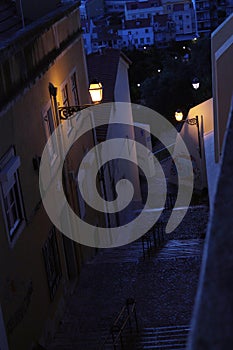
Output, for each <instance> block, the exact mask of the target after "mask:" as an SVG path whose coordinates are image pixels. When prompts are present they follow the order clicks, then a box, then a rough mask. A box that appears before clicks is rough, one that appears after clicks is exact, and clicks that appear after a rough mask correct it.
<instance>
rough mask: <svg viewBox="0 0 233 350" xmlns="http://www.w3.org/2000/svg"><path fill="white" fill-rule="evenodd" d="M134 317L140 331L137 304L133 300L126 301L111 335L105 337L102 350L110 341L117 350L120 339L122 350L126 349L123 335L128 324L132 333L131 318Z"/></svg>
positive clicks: (111, 329) (115, 321)
mask: <svg viewBox="0 0 233 350" xmlns="http://www.w3.org/2000/svg"><path fill="white" fill-rule="evenodd" d="M132 315H134V321H135V324H136V330H137V332H138V331H139V328H138V321H137V314H136V302H135V300H134V299H133V298H128V299H126V303H125V305H124V306H123V307H122V308H121V310H120V312H119V313H118V315H117V317H116V318H115V319H114V321H113V323H112V326H111V327H110V330H109V334H108V335H107V336H106V337H105V339H104V342H103V343H102V344H101V346H100V350H103V349H104V348H105V345H106V343H107V341H108V340H109V339H110V336H111V341H112V345H113V349H114V350H116V349H117V345H118V341H119V339H120V346H121V349H123V348H124V344H123V339H122V333H123V331H124V329H125V327H126V325H127V324H129V327H130V331H131V332H132V319H131V316H132Z"/></svg>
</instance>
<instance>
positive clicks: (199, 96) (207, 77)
mask: <svg viewBox="0 0 233 350" xmlns="http://www.w3.org/2000/svg"><path fill="white" fill-rule="evenodd" d="M126 54H127V56H128V57H129V58H130V59H131V60H132V65H131V67H130V72H129V80H130V87H131V99H132V102H136V103H139V102H141V103H144V104H145V105H146V106H148V107H150V108H152V109H155V110H156V111H158V112H159V113H161V114H162V115H164V116H166V117H168V118H169V117H171V116H173V115H174V113H175V111H176V110H177V109H178V108H180V109H182V111H183V112H184V113H187V112H188V110H189V108H190V107H191V106H193V105H196V104H198V103H201V102H203V101H205V100H206V99H208V98H210V97H211V96H212V87H211V80H212V79H211V55H210V40H209V39H206V38H205V39H198V41H197V42H188V43H185V44H184V43H182V44H177V43H175V44H174V45H173V46H171V47H169V48H167V49H160V50H158V49H156V48H152V49H147V50H144V51H139V50H133V51H127V52H126ZM158 70H160V72H159V71H158ZM194 77H198V78H199V80H200V87H199V89H198V90H194V88H193V87H192V80H193V78H194ZM138 83H140V88H139V87H138V86H137V84H138Z"/></svg>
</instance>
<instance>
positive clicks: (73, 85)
mask: <svg viewBox="0 0 233 350" xmlns="http://www.w3.org/2000/svg"><path fill="white" fill-rule="evenodd" d="M70 80H71V91H72V95H73V101H74V104H75V105H79V98H78V89H77V79H76V72H74V73H73V74H72V75H71V77H70Z"/></svg>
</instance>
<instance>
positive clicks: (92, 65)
mask: <svg viewBox="0 0 233 350" xmlns="http://www.w3.org/2000/svg"><path fill="white" fill-rule="evenodd" d="M121 57H122V58H123V59H124V60H126V62H128V63H131V62H130V60H129V59H128V58H127V57H126V56H125V55H124V54H123V53H122V52H121V51H120V50H118V49H110V48H109V49H104V50H103V51H102V52H100V53H92V54H90V55H88V56H87V66H88V75H89V80H90V81H91V80H93V79H97V80H98V81H101V83H102V84H103V88H104V94H103V96H104V98H103V102H114V89H115V82H116V76H117V70H118V64H119V60H120V58H121Z"/></svg>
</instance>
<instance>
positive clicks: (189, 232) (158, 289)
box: [47, 205, 208, 350]
mask: <svg viewBox="0 0 233 350" xmlns="http://www.w3.org/2000/svg"><path fill="white" fill-rule="evenodd" d="M207 220H208V207H207V206H205V205H204V206H197V207H192V208H190V209H189V211H188V213H187V215H186V217H185V219H184V221H183V223H182V224H181V225H180V227H179V228H177V230H176V231H175V232H174V233H173V234H169V235H167V237H166V238H167V239H166V240H165V243H164V246H163V247H162V248H160V249H159V250H156V251H154V252H153V253H152V254H151V257H150V258H149V256H147V255H146V258H145V259H143V254H142V243H141V241H140V240H138V241H137V242H133V243H131V244H128V245H127V246H123V247H119V248H114V249H106V250H100V251H99V252H98V254H97V255H96V256H95V258H94V259H92V260H91V261H90V262H89V263H87V264H85V266H84V267H83V269H82V271H81V275H80V280H79V284H78V285H77V287H76V290H75V292H74V294H73V295H72V297H71V298H70V299H69V301H68V305H67V310H66V314H65V316H64V318H63V320H62V322H61V325H60V327H59V329H58V330H57V333H56V335H55V337H54V340H53V342H52V343H51V344H50V345H49V346H48V347H47V348H48V350H55V349H56V350H59V349H63V350H68V349H72V350H73V349H74V350H84V349H87V350H89V349H98V345H97V344H98V342H99V341H100V340H101V337H102V336H105V335H106V334H107V332H108V330H109V327H110V325H111V323H112V320H113V319H114V317H115V316H116V315H117V314H118V312H119V311H120V309H121V307H122V306H123V305H124V303H125V300H126V299H127V298H129V297H130V298H135V300H136V310H137V318H138V323H139V328H140V331H141V333H142V330H144V331H143V332H144V333H145V332H147V333H148V332H149V333H148V334H150V335H151V334H152V333H153V332H154V331H153V329H154V330H155V329H162V330H163V329H164V328H163V327H165V328H166V329H168V330H169V332H170V329H171V330H172V331H173V329H174V327H175V334H177V332H180V329H181V328H182V327H185V329H186V332H187V329H188V326H189V324H190V320H191V315H192V309H193V305H194V299H195V294H196V288H197V283H198V276H199V270H200V264H201V256H202V248H203V244H204V236H205V231H206V224H207ZM161 327H162V328H161ZM169 327H170V328H169ZM177 327H178V328H177ZM179 327H180V328H179ZM148 329H149V331H148ZM151 329H152V331H151ZM151 332H152V333H151ZM147 333H146V334H147ZM153 334H154V333H153ZM142 338H143V336H142ZM93 339H94V340H93ZM91 341H92V343H93V342H94V341H95V342H96V343H95V344H96V345H93V344H92V345H93V346H91V345H90V344H91ZM131 348H132V349H138V348H140V349H146V348H148V349H165V347H163V346H162V347H157V346H155V345H154V346H153V345H151V346H148V347H147V346H146V345H145V344H144V345H143V346H141V347H138V346H136V345H133V346H132V347H126V349H131ZM175 348H180V347H175V346H172V347H170V348H169V349H173V350H174V349H175ZM166 349H168V347H166Z"/></svg>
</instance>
